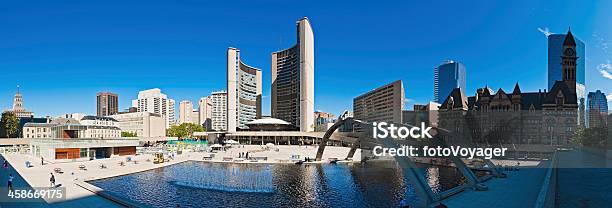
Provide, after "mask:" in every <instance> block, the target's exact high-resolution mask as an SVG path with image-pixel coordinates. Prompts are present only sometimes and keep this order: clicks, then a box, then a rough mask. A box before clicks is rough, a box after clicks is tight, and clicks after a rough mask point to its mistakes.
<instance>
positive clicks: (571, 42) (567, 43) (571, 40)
mask: <svg viewBox="0 0 612 208" xmlns="http://www.w3.org/2000/svg"><path fill="white" fill-rule="evenodd" d="M563 45H564V46H576V40H574V35H572V30H571V29H570V30H568V31H567V35H565V40H564V41H563Z"/></svg>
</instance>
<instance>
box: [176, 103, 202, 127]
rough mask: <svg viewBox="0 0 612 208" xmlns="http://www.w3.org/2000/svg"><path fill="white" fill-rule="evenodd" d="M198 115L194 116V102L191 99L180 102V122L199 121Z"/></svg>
mask: <svg viewBox="0 0 612 208" xmlns="http://www.w3.org/2000/svg"><path fill="white" fill-rule="evenodd" d="M197 118H198V117H197V116H196V117H193V104H192V103H191V101H189V100H183V101H181V102H180V103H179V124H184V123H194V124H195V123H198V122H199V121H198V119H197Z"/></svg>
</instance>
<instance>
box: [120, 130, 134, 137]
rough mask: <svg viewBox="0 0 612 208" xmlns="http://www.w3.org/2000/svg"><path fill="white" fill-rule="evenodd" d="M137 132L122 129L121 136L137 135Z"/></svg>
mask: <svg viewBox="0 0 612 208" xmlns="http://www.w3.org/2000/svg"><path fill="white" fill-rule="evenodd" d="M137 136H138V135H136V132H129V131H122V132H121V137H137Z"/></svg>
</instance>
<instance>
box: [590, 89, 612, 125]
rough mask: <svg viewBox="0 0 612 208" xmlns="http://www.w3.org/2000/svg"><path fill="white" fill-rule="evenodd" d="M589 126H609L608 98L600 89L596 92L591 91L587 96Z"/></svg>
mask: <svg viewBox="0 0 612 208" xmlns="http://www.w3.org/2000/svg"><path fill="white" fill-rule="evenodd" d="M587 99H588V101H587V106H588V107H587V112H588V114H587V117H588V122H587V124H588V125H587V127H588V128H594V127H599V128H603V127H607V126H608V122H610V121H608V119H607V117H608V116H607V115H608V100H607V99H606V94H604V93H602V92H601V91H600V90H597V91H595V92H589V95H588V96H587Z"/></svg>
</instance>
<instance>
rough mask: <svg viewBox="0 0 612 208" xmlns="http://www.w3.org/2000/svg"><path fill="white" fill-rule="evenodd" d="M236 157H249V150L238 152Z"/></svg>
mask: <svg viewBox="0 0 612 208" xmlns="http://www.w3.org/2000/svg"><path fill="white" fill-rule="evenodd" d="M238 158H249V152H239V153H238Z"/></svg>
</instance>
